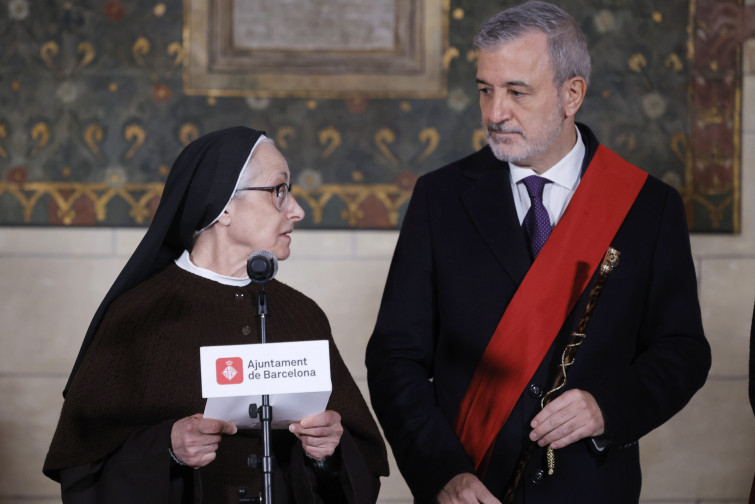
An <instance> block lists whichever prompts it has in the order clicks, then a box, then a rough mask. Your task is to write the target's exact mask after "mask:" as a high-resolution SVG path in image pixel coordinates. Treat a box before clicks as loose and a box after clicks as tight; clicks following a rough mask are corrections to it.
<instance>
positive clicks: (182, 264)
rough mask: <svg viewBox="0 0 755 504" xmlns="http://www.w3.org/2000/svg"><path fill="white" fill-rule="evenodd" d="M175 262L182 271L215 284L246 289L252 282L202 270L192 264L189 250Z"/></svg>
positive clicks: (247, 279)
mask: <svg viewBox="0 0 755 504" xmlns="http://www.w3.org/2000/svg"><path fill="white" fill-rule="evenodd" d="M175 262H176V265H177V266H178V267H179V268H181V269H182V270H185V271H188V272H189V273H193V274H195V275H197V276H201V277H202V278H206V279H207V280H212V281H213V282H218V283H221V284H223V285H231V286H233V287H245V286H247V285H249V284H250V283H251V282H252V281H251V280H249V278H237V277H231V276H225V275H221V274H219V273H215V272H214V271H212V270H208V269H206V268H200V267H199V266H197V265H196V264H194V263H193V262H191V258H190V257H189V251H188V250H184V252H183V254H181V257H179V258H178V259H176V261H175Z"/></svg>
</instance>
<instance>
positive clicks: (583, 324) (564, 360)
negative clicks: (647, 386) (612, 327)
mask: <svg viewBox="0 0 755 504" xmlns="http://www.w3.org/2000/svg"><path fill="white" fill-rule="evenodd" d="M618 264H619V251H618V250H616V249H615V248H612V247H609V248H608V250H607V251H606V254H605V256H603V262H601V263H600V267H599V269H598V278H597V279H596V280H595V285H593V287H592V289H591V290H590V294H589V296H588V298H587V304H586V305H585V309H584V310H583V312H582V316H581V317H580V318H579V321H578V322H577V327H576V328H575V329H574V331H573V332H572V333H571V340H570V341H569V344H568V345H566V348H564V351H563V353H562V354H561V363H560V364H559V371H560V372H559V373H558V374H557V375H556V378H555V379H554V380H553V385H552V386H551V388H550V390H548V392H546V393H545V395H544V396H543V398H542V399H541V400H540V409H543V408H545V407H546V406H547V405H548V403H550V402H551V401H552V400H553V399H555V398H556V396H557V395H558V394H559V391H560V390H561V389H563V388H564V387H565V386H566V371H567V370H568V369H569V367H570V366H571V365H572V364H574V355H575V354H576V353H577V348H579V346H580V345H581V344H582V342H583V341H584V340H585V338H586V337H587V334H586V333H585V331H586V330H587V324H589V323H590V318H591V317H592V311H593V308H595V305H596V304H597V303H598V298H600V294H601V293H602V292H603V285H604V284H605V283H606V280H607V279H608V275H610V274H611V272H612V271H613V270H614V268H615V267H616V266H618ZM536 446H537V443H535V442H534V441H530V442H529V444H528V445H527V448H525V449H524V450H523V451H522V453H521V456H520V457H519V461H518V462H517V464H516V468H515V470H514V475H513V476H512V478H511V484H510V485H509V487H508V488H507V489H506V494H505V495H504V496H503V504H511V503H513V502H514V494H515V493H516V489H517V488H518V487H519V482H520V481H521V479H522V475H523V474H524V469H525V467H526V466H527V463H528V462H529V460H530V456H531V455H532V452H533V450H534V449H535V447H536ZM546 460H547V462H548V475H549V476H552V475H553V473H554V471H555V467H556V454H555V453H554V451H553V448H551V447H550V446H549V447H548V450H547V452H546Z"/></svg>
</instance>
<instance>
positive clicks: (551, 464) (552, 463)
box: [545, 446, 556, 476]
mask: <svg viewBox="0 0 755 504" xmlns="http://www.w3.org/2000/svg"><path fill="white" fill-rule="evenodd" d="M545 458H546V459H547V461H548V476H553V473H554V472H555V471H556V453H555V452H554V451H553V448H551V447H550V446H549V447H548V451H546V452H545Z"/></svg>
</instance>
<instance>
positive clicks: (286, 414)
mask: <svg viewBox="0 0 755 504" xmlns="http://www.w3.org/2000/svg"><path fill="white" fill-rule="evenodd" d="M329 398H330V391H321V392H306V393H298V394H297V393H294V394H275V395H271V396H270V406H272V408H273V421H272V427H273V429H288V426H289V425H290V424H291V423H292V422H298V421H299V420H301V419H302V418H304V417H306V416H311V415H316V414H318V413H322V412H323V411H325V408H326V407H327V405H328V399H329ZM250 404H256V405H257V407H258V408H259V407H260V406H262V396H234V397H211V398H209V399H207V405H206V406H205V410H204V416H205V417H206V418H217V419H220V420H225V421H227V422H233V423H234V424H236V426H237V427H238V428H239V429H250V428H257V427H259V426H260V418H259V415H258V416H257V418H250V417H249V405H250Z"/></svg>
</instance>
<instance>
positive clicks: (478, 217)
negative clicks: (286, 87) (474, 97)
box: [460, 147, 532, 285]
mask: <svg viewBox="0 0 755 504" xmlns="http://www.w3.org/2000/svg"><path fill="white" fill-rule="evenodd" d="M462 172H463V173H464V175H465V176H466V177H467V178H468V179H469V184H468V185H465V186H464V187H463V188H462V189H461V193H460V197H461V200H462V202H463V204H464V207H465V208H466V210H467V213H468V214H469V218H470V219H471V220H472V222H473V223H474V225H475V227H476V229H477V231H478V232H479V233H480V236H481V237H482V239H483V241H485V243H486V244H487V245H488V247H490V249H491V251H492V252H493V254H494V255H495V257H496V258H497V259H498V261H499V262H500V263H501V266H503V268H504V270H505V271H506V273H507V274H508V275H509V276H510V277H511V279H512V280H513V281H514V283H515V284H516V285H519V284H520V283H521V282H522V279H523V278H524V276H525V275H526V274H527V270H528V269H529V267H530V265H531V264H532V262H531V259H530V255H529V250H528V248H527V242H526V239H525V237H524V232H523V231H522V227H521V225H520V224H519V218H518V217H517V214H516V207H515V206H514V196H513V195H512V194H511V183H510V181H509V167H508V164H507V163H502V162H500V161H498V160H497V159H496V158H495V157H494V156H493V154H492V152H491V151H490V148H489V147H485V148H484V149H483V150H482V151H480V152H479V155H477V156H472V157H471V158H468V161H467V163H466V164H465V165H464V166H463V167H462Z"/></svg>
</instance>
